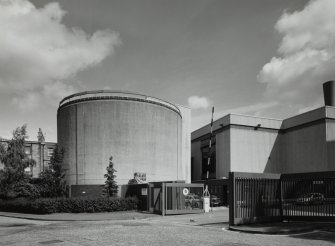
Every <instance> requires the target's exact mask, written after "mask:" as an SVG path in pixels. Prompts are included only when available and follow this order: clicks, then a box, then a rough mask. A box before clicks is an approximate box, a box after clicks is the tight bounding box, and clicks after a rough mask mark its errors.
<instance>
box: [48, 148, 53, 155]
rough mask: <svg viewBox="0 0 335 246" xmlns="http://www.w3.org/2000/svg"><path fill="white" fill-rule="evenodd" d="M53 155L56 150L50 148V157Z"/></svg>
mask: <svg viewBox="0 0 335 246" xmlns="http://www.w3.org/2000/svg"><path fill="white" fill-rule="evenodd" d="M53 153H54V149H52V148H48V157H51V156H52V154H53Z"/></svg>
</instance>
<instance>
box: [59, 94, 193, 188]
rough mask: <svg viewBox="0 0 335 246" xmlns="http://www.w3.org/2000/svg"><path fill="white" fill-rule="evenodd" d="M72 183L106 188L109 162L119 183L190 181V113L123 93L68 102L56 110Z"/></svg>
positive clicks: (76, 96) (80, 97)
mask: <svg viewBox="0 0 335 246" xmlns="http://www.w3.org/2000/svg"><path fill="white" fill-rule="evenodd" d="M57 131H58V144H59V146H60V147H63V148H64V149H65V155H64V163H66V166H65V167H64V168H65V170H66V180H67V182H68V184H70V185H101V184H104V182H105V178H104V174H105V173H106V167H107V166H108V163H109V158H110V157H111V156H112V157H113V163H114V167H115V169H116V170H117V173H116V181H117V183H118V184H119V185H122V184H127V183H128V182H129V181H130V180H132V179H134V175H137V176H140V177H141V178H142V179H145V180H146V181H147V182H153V181H168V180H185V181H186V182H190V149H191V148H190V109H189V108H186V107H183V106H176V105H173V104H171V103H169V102H166V101H163V100H161V99H158V98H154V97H149V96H145V95H140V94H135V93H128V92H120V91H106V90H105V91H88V92H82V93H77V94H73V95H70V96H68V97H66V98H64V99H63V100H62V101H61V102H60V105H59V108H58V112H57Z"/></svg>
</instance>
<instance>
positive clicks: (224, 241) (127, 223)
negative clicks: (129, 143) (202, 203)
mask: <svg viewBox="0 0 335 246" xmlns="http://www.w3.org/2000/svg"><path fill="white" fill-rule="evenodd" d="M225 213H226V212H225V211H223V212H222V213H216V214H215V215H214V214H212V215H208V216H213V217H215V218H213V217H212V218H210V221H212V222H214V223H207V222H208V221H209V220H208V219H207V218H208V217H207V215H198V216H196V217H192V216H191V215H181V216H166V217H149V218H143V219H142V218H140V219H133V220H115V221H111V220H109V221H63V222H62V221H36V220H25V219H18V218H8V217H0V245H56V246H58V245H59V246H60V245H186V246H188V245H190V246H191V245H192V246H194V245H215V246H219V245H228V246H230V245H231V246H243V245H304V246H308V245H334V243H335V233H334V232H332V231H328V232H327V231H323V232H313V233H305V234H296V235H290V236H280V235H275V236H270V235H258V234H247V233H239V232H233V231H227V230H226V229H225V228H226V226H227V224H226V223H225V222H222V219H220V218H219V217H220V216H225ZM190 218H191V219H190ZM192 218H193V219H192ZM194 218H196V221H195V219H194ZM215 220H218V221H219V222H220V223H219V222H218V223H215ZM203 222H204V223H203Z"/></svg>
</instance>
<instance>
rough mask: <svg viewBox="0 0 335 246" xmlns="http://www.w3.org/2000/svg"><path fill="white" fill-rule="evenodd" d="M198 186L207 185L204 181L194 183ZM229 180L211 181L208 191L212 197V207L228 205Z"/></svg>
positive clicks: (209, 181)
mask: <svg viewBox="0 0 335 246" xmlns="http://www.w3.org/2000/svg"><path fill="white" fill-rule="evenodd" d="M192 183H196V184H205V181H204V180H197V181H192ZM228 184H229V180H228V179H209V180H208V190H209V194H210V197H211V200H210V202H211V204H210V206H211V207H216V206H227V205H228Z"/></svg>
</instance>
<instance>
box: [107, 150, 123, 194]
mask: <svg viewBox="0 0 335 246" xmlns="http://www.w3.org/2000/svg"><path fill="white" fill-rule="evenodd" d="M112 160H113V157H112V156H111V157H110V158H109V165H108V167H107V168H106V170H107V173H106V174H105V175H104V177H105V178H106V182H105V189H104V193H105V194H106V195H107V196H115V195H116V194H117V191H118V188H119V187H118V186H117V184H116V181H115V177H116V175H114V173H115V172H116V170H115V169H114V163H113V162H112Z"/></svg>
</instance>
